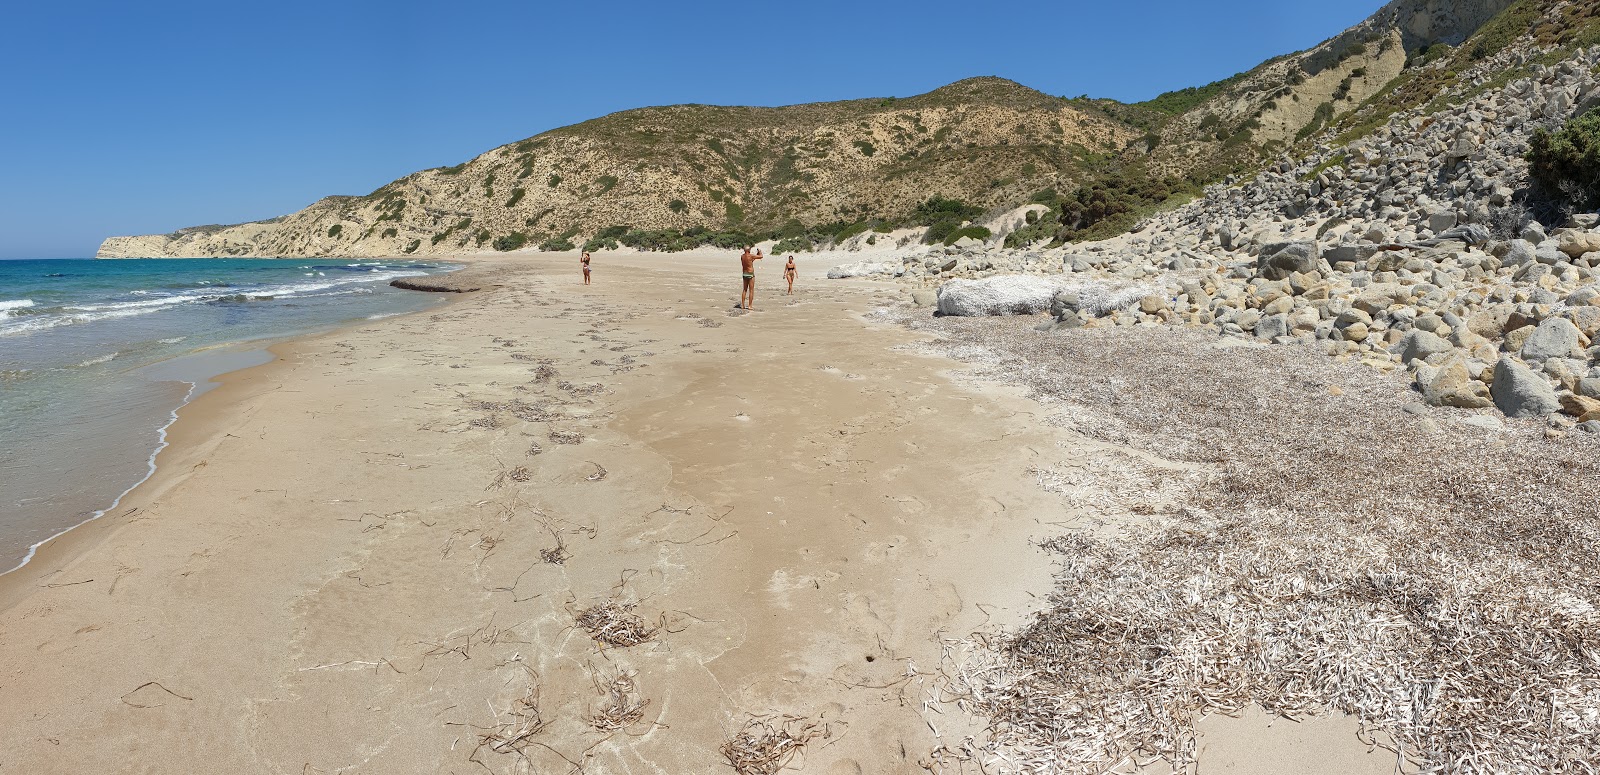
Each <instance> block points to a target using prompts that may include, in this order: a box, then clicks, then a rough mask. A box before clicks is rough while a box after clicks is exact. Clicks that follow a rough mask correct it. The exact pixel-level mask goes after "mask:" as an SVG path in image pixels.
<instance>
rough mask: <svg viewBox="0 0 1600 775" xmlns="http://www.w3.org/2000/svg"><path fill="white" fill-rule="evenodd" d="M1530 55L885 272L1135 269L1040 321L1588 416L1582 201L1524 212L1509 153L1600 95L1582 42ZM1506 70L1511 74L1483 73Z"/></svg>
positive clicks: (927, 251)
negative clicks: (1188, 335) (1024, 231)
mask: <svg viewBox="0 0 1600 775" xmlns="http://www.w3.org/2000/svg"><path fill="white" fill-rule="evenodd" d="M1543 53H1544V52H1541V51H1538V50H1535V49H1531V48H1528V47H1516V46H1513V47H1511V48H1509V49H1507V50H1506V51H1503V52H1501V53H1500V54H1497V55H1496V56H1495V57H1492V58H1490V59H1488V60H1486V61H1484V62H1482V63H1480V64H1478V65H1477V66H1476V68H1475V69H1474V71H1473V72H1470V73H1467V74H1466V77H1464V78H1463V79H1462V83H1463V86H1462V87H1461V88H1462V90H1463V91H1464V92H1466V93H1461V94H1456V95H1452V96H1453V97H1455V98H1457V99H1458V101H1457V104H1456V105H1454V106H1452V107H1450V108H1447V109H1445V110H1442V111H1438V112H1434V113H1431V114H1425V113H1424V112H1423V111H1421V110H1417V111H1412V112H1408V113H1400V114H1397V115H1396V116H1394V117H1393V118H1392V119H1391V120H1390V121H1389V123H1388V124H1387V125H1386V126H1384V127H1381V128H1379V129H1378V130H1377V131H1375V132H1374V133H1373V134H1371V135H1369V136H1367V137H1364V138H1362V139H1359V140H1356V141H1354V142H1352V143H1350V144H1348V145H1346V146H1344V147H1327V148H1325V149H1324V150H1322V151H1319V152H1318V153H1316V154H1314V155H1312V156H1310V157H1308V158H1305V159H1302V160H1300V161H1298V162H1291V161H1283V162H1280V163H1278V164H1276V165H1274V166H1273V167H1272V168H1270V169H1268V170H1266V171H1264V172H1262V173H1261V174H1260V175H1258V176H1257V177H1256V178H1255V179H1253V180H1251V181H1248V182H1246V183H1244V184H1242V185H1237V186H1233V187H1225V186H1214V187H1212V188H1210V189H1209V190H1208V191H1207V192H1206V193H1205V196H1204V197H1203V198H1202V199H1200V200H1197V201H1195V202H1193V203H1190V204H1188V205H1186V206H1183V207H1181V208H1178V209H1176V210H1173V211H1170V212H1167V213H1163V214H1161V215H1159V216H1156V217H1154V218H1151V219H1149V220H1147V221H1145V222H1144V223H1142V224H1140V225H1139V226H1138V227H1136V228H1135V230H1134V231H1133V232H1132V233H1130V234H1127V235H1123V236H1122V237H1118V238H1115V239H1112V240H1107V241H1104V242H1100V243H1088V244H1078V245H1070V246H1066V247H1065V248H1054V249H1049V250H988V251H981V250H972V249H958V248H923V249H919V250H916V251H913V252H911V253H910V254H908V255H904V256H903V257H902V258H901V261H900V262H899V263H898V264H890V265H888V267H889V269H891V270H892V271H888V272H884V273H883V274H893V275H895V276H898V277H900V278H901V280H902V281H903V282H907V283H909V284H912V285H914V286H924V287H926V286H931V285H938V284H945V287H951V286H952V285H955V283H952V282H951V281H953V280H958V279H960V280H966V279H972V278H984V277H993V276H994V275H1002V274H1024V275H1027V274H1036V275H1053V274H1073V275H1077V276H1079V277H1081V278H1083V281H1087V280H1089V279H1090V278H1094V279H1095V280H1097V281H1100V282H1111V283H1122V284H1124V286H1127V285H1130V284H1135V283H1139V284H1143V285H1145V286H1147V287H1148V288H1149V289H1150V290H1148V291H1147V292H1146V293H1144V294H1142V295H1141V296H1139V297H1138V298H1137V299H1136V302H1137V303H1122V304H1090V305H1085V304H1084V303H1083V294H1082V293H1081V292H1080V291H1078V290H1073V289H1063V290H1062V291H1060V292H1058V294H1057V297H1056V298H1055V299H1054V300H1053V302H1052V304H1051V305H1050V311H1051V313H1052V314H1053V316H1054V317H1055V322H1054V323H1053V324H1052V325H1048V326H1044V327H1045V328H1076V327H1095V326H1132V325H1182V326H1201V327H1210V328H1214V329H1216V330H1217V332H1218V333H1220V334H1221V335H1223V336H1229V337H1239V338H1248V339H1253V340H1258V341H1262V342H1272V343H1279V344H1288V343H1297V342H1298V343H1309V344H1314V345H1316V346H1318V347H1320V348H1322V349H1323V350H1324V351H1325V352H1327V353H1328V354H1329V355H1333V356H1337V357H1340V358H1346V359H1357V360H1359V361H1361V362H1363V363H1366V364H1368V365H1371V366H1373V367H1376V368H1380V369H1384V370H1394V369H1405V370H1407V371H1408V372H1409V373H1410V374H1411V375H1412V376H1413V380H1414V384H1415V387H1416V389H1417V390H1418V391H1419V393H1420V394H1421V397H1422V400H1424V401H1425V402H1427V403H1429V404H1432V405H1435V406H1450V407H1459V408H1463V409H1487V408H1489V407H1491V406H1492V407H1495V408H1497V409H1499V410H1500V411H1501V412H1502V413H1504V414H1505V415H1507V416H1510V417H1548V418H1550V422H1551V424H1552V425H1553V426H1555V427H1557V428H1569V427H1573V426H1577V427H1578V428H1580V429H1582V430H1587V431H1590V432H1600V229H1597V228H1596V227H1597V225H1600V216H1597V215H1594V214H1587V213H1577V214H1570V215H1562V216H1560V217H1559V219H1552V218H1550V216H1549V215H1548V214H1546V219H1547V220H1552V222H1550V223H1545V222H1541V221H1540V220H1539V219H1538V217H1536V214H1535V213H1534V212H1533V211H1531V210H1529V209H1528V208H1527V207H1526V206H1525V204H1524V202H1525V201H1526V199H1525V197H1526V195H1527V193H1528V189H1529V177H1528V169H1527V164H1526V162H1524V161H1523V158H1522V157H1523V155H1524V154H1525V152H1526V150H1527V147H1528V142H1529V138H1530V137H1531V136H1532V135H1533V133H1534V131H1535V129H1537V128H1541V127H1543V128H1556V127H1559V126H1560V125H1561V124H1562V123H1564V122H1565V121H1566V120H1568V119H1570V118H1572V117H1574V116H1576V115H1581V114H1582V113H1583V112H1586V111H1587V110H1589V109H1591V108H1594V107H1597V106H1600V75H1597V70H1600V47H1595V48H1590V49H1586V50H1582V51H1579V52H1577V53H1576V54H1575V55H1573V56H1572V57H1570V58H1568V59H1566V60H1565V61H1561V62H1557V63H1555V64H1539V63H1537V62H1536V61H1535V60H1534V58H1535V57H1537V56H1540V55H1542V54H1543ZM1518 68H1521V71H1525V72H1526V73H1528V74H1527V75H1526V76H1524V77H1518V78H1513V79H1510V80H1509V82H1505V83H1504V85H1497V83H1498V82H1497V81H1496V80H1495V79H1496V76H1497V75H1499V74H1503V73H1506V72H1511V71H1518ZM1502 80H1504V79H1503V78H1502ZM1080 284H1081V283H1080ZM957 287H960V286H957ZM942 297H943V292H942V291H941V298H942ZM1124 301H1125V300H1124ZM943 309H944V306H943V305H942V304H941V310H943Z"/></svg>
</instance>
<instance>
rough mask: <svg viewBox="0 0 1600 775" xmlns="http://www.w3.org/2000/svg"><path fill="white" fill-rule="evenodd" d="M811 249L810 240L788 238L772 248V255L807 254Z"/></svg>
mask: <svg viewBox="0 0 1600 775" xmlns="http://www.w3.org/2000/svg"><path fill="white" fill-rule="evenodd" d="M811 248H812V245H811V240H809V239H807V238H805V237H789V238H788V239H784V240H781V241H779V242H778V244H776V245H773V246H772V255H774V256H776V255H778V254H780V253H809V252H810V251H811Z"/></svg>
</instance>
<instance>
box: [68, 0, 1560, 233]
mask: <svg viewBox="0 0 1600 775" xmlns="http://www.w3.org/2000/svg"><path fill="white" fill-rule="evenodd" d="M1529 2H1532V0H1519V2H1518V3H1513V2H1512V0H1469V1H1468V2H1443V0H1396V1H1395V2H1393V3H1390V4H1389V5H1387V6H1385V7H1384V8H1383V9H1382V10H1380V11H1379V12H1378V13H1377V14H1375V15H1374V16H1373V17H1372V18H1370V19H1368V20H1367V21H1365V22H1363V23H1362V24H1360V25H1357V26H1356V27H1354V28H1351V29H1350V30H1347V31H1345V32H1343V33H1341V34H1339V35H1337V36H1335V37H1334V38H1332V39H1330V40H1329V41H1327V42H1325V43H1323V44H1321V45H1319V46H1317V47H1316V48H1313V49H1311V50H1309V51H1305V52H1300V53H1296V54H1292V55H1288V56H1284V57H1279V58H1277V59H1274V60H1272V61H1270V62H1267V63H1265V64H1263V65H1262V66H1260V67H1258V68H1256V69H1254V70H1252V71H1250V72H1248V73H1244V74H1241V75H1239V76H1236V77H1235V78H1232V79H1229V80H1227V81H1224V82H1222V83H1218V84H1211V85H1209V86H1206V87H1200V88H1197V89H1189V90H1183V91H1181V92H1176V93H1172V94H1168V95H1162V96H1161V97H1159V98H1157V99H1156V100H1152V101H1151V102H1149V103H1142V104H1140V105H1122V104H1119V103H1115V102H1112V101H1108V100H1090V99H1073V100H1067V99H1062V98H1058V97H1052V96H1049V95H1045V94H1042V93H1039V92H1037V91H1034V90H1032V89H1028V88H1026V87H1023V86H1021V85H1018V84H1016V83H1012V82H1010V81H1006V80H1003V79H998V78H975V79H971V80H967V81H961V82H958V83H955V84H952V85H950V86H947V87H944V88H942V89H938V90H935V91H933V92H930V93H928V94H924V95H921V96H917V97H911V98H907V99H892V98H890V99H869V100H854V101H847V102H836V103H819V104H812V105H796V106H790V107H783V108H742V107H713V106H704V105H679V106H672V107H661V108H645V109H640V110H631V111H625V112H622V113H617V114H613V115H610V116H606V117H603V118H599V119H595V120H593V121H588V122H584V123H582V124H577V125H574V126H571V127H565V128H562V129H557V130H553V131H551V132H546V133H544V134H541V135H538V136H536V137H532V138H529V139H527V140H523V141H521V142H517V143H512V144H509V145H505V146H502V147H499V148H496V149H493V150H491V151H489V152H487V153H485V154H483V155H481V156H478V157H476V158H474V159H472V160H470V161H468V162H465V163H463V164H461V165H457V166H455V167H446V168H439V169H432V170H424V171H421V172H417V173H414V174H412V175H408V176H406V177H404V178H402V179H400V180H396V181H394V182H392V183H390V184H388V185H385V186H383V187H382V188H380V189H378V190H377V191H374V192H373V193H371V194H369V195H367V196H362V197H349V196H338V197H328V198H325V199H323V200H320V201H318V202H316V203H315V204H313V205H311V206H310V207H307V208H306V209H304V210H301V211H299V212H296V213H293V214H290V215H286V216H283V217H281V218H275V219H272V220H269V221H262V222H257V223H248V224H241V225H236V226H204V227H194V228H189V229H183V230H179V231H177V232H174V233H172V234H165V235H147V236H139V237H113V238H111V239H108V240H106V242H105V243H104V245H103V246H102V247H101V249H100V251H99V255H100V256H101V257H105V258H124V257H139V256H206V255H222V256H300V255H342V256H376V255H395V254H448V253H459V252H462V251H472V250H491V249H500V250H514V249H533V248H535V247H537V246H539V245H541V244H544V245H552V246H553V245H559V244H562V243H563V242H564V239H563V238H575V239H576V240H577V241H579V242H581V241H582V239H583V238H585V237H588V236H592V235H594V234H596V233H597V232H600V231H601V230H602V229H605V228H607V227H612V226H628V227H633V228H640V229H667V230H674V231H677V232H682V231H686V230H691V229H704V230H710V231H720V230H736V231H741V232H747V233H753V234H763V233H775V232H776V231H777V230H778V229H779V228H780V227H783V226H784V225H786V224H795V225H800V226H806V227H814V226H820V225H822V224H828V223H841V222H842V223H862V222H869V221H887V222H889V223H905V222H906V221H907V217H908V215H909V214H910V213H911V211H912V210H913V208H914V207H915V205H916V204H917V203H918V202H921V201H923V200H925V199H927V198H928V197H929V196H931V195H939V196H943V197H948V198H952V199H958V200H962V201H963V202H966V203H969V204H971V205H976V206H978V207H982V208H989V209H992V210H995V211H1000V210H1006V209H1010V208H1014V207H1016V206H1017V205H1020V204H1023V203H1025V202H1027V201H1029V200H1030V199H1032V198H1036V197H1037V196H1039V195H1040V194H1041V192H1045V191H1046V190H1047V189H1048V190H1053V191H1056V192H1062V193H1065V194H1068V195H1069V196H1070V195H1071V192H1075V191H1087V190H1088V188H1089V187H1091V186H1093V185H1095V184H1097V183H1099V184H1106V183H1108V182H1110V183H1111V184H1113V185H1123V186H1126V187H1130V188H1139V186H1138V183H1139V181H1142V180H1145V179H1150V180H1162V181H1167V180H1169V179H1170V180H1182V181H1187V182H1186V183H1183V184H1182V186H1184V187H1187V186H1192V185H1193V184H1194V183H1195V182H1196V181H1210V180H1218V179H1221V178H1222V177H1224V176H1226V175H1228V174H1230V173H1235V172H1239V171H1245V170H1249V171H1253V170H1255V169H1259V168H1260V167H1261V166H1262V165H1263V164H1264V163H1265V162H1266V161H1267V160H1268V159H1269V158H1270V155H1271V154H1274V153H1279V152H1282V151H1283V150H1284V149H1287V148H1290V147H1292V146H1294V145H1295V144H1296V143H1302V142H1304V141H1305V139H1306V138H1307V137H1308V136H1309V135H1311V134H1313V133H1315V131H1317V130H1318V129H1320V128H1322V127H1324V126H1328V125H1332V124H1336V123H1339V122H1340V121H1346V120H1348V118H1349V117H1350V116H1354V115H1356V114H1358V113H1360V114H1363V115H1364V114H1367V113H1371V112H1372V111H1368V110H1365V108H1366V107H1369V103H1370V102H1371V101H1372V100H1373V99H1375V98H1379V97H1381V96H1383V95H1384V94H1385V93H1386V90H1392V89H1394V88H1395V85H1396V83H1397V82H1399V81H1402V80H1405V81H1406V82H1407V83H1408V84H1410V88H1409V90H1408V91H1406V95H1407V96H1408V99H1422V98H1429V99H1431V98H1433V97H1434V96H1435V95H1436V93H1437V91H1438V90H1439V88H1441V87H1442V86H1443V84H1442V83H1440V82H1437V81H1438V79H1432V80H1424V81H1421V82H1416V81H1415V79H1407V78H1406V77H1405V71H1406V66H1407V63H1408V62H1410V61H1412V60H1413V59H1414V58H1415V55H1416V52H1417V51H1418V50H1419V49H1421V48H1423V47H1425V46H1429V45H1432V44H1438V43H1446V44H1450V43H1459V42H1461V41H1463V40H1466V39H1468V38H1469V37H1470V36H1472V35H1473V34H1474V33H1475V32H1476V31H1478V30H1480V29H1481V28H1483V27H1484V25H1485V24H1486V23H1489V22H1491V21H1492V20H1494V19H1496V18H1499V17H1502V16H1504V15H1505V12H1506V10H1507V8H1508V7H1509V6H1513V5H1519V4H1523V3H1529ZM1358 108H1359V109H1358ZM1163 185H1164V186H1166V187H1164V188H1163V187H1157V188H1154V189H1152V190H1149V191H1143V192H1141V193H1140V194H1138V195H1136V198H1137V197H1139V196H1142V197H1145V198H1147V199H1150V200H1151V202H1149V203H1150V204H1153V203H1155V202H1159V201H1160V200H1162V199H1164V198H1166V197H1167V196H1168V195H1169V194H1171V193H1176V190H1169V189H1172V185H1173V184H1170V183H1167V184H1163ZM1122 223H1123V222H1122V221H1121V220H1114V222H1113V224H1112V225H1113V226H1116V225H1119V224H1122Z"/></svg>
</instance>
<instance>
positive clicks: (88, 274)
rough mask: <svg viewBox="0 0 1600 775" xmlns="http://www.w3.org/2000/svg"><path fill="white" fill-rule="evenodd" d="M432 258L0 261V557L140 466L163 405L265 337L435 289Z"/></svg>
mask: <svg viewBox="0 0 1600 775" xmlns="http://www.w3.org/2000/svg"><path fill="white" fill-rule="evenodd" d="M449 268H450V267H449V266H447V265H442V264H429V263H416V262H394V263H385V262H378V261H359V262H351V261H344V262H340V261H333V260H329V259H148V260H134V261H92V260H39V261H32V260H29V261H0V572H4V571H6V570H9V569H11V568H13V567H15V566H17V565H18V564H19V563H21V562H23V561H24V559H25V558H26V557H28V556H29V554H30V552H31V548H32V547H33V546H35V545H36V544H38V543H39V542H41V541H43V540H45V539H47V538H49V537H51V536H53V535H56V534H58V533H60V532H61V531H63V530H66V529H68V528H70V527H72V526H73V525H76V524H79V523H81V522H83V521H85V520H87V519H91V518H93V517H94V516H96V515H97V514H98V513H99V512H100V511H101V510H103V509H106V508H107V507H108V506H110V505H111V504H112V502H113V501H115V500H116V499H117V498H118V497H119V496H120V495H121V494H122V493H123V492H125V491H126V490H127V489H129V488H130V487H132V486H133V485H135V484H137V483H138V482H140V481H142V480H143V479H144V478H145V477H146V476H147V475H148V474H149V472H150V461H151V459H152V456H153V455H154V453H155V451H156V450H157V449H158V447H159V445H160V444H161V443H162V439H163V434H164V428H165V427H166V425H167V424H168V423H169V422H170V421H171V419H172V416H173V412H174V410H176V409H177V407H179V406H180V405H182V403H183V402H184V401H185V400H187V399H188V398H189V397H191V396H192V394H193V393H194V392H196V391H195V390H194V388H195V387H196V386H197V385H199V386H204V385H206V384H208V383H207V380H208V378H209V377H211V376H214V375H216V374H219V373H222V372H225V371H231V370H233V369H237V368H240V367H242V366H246V365H251V364H252V363H254V362H262V361H263V360H264V358H263V357H259V356H251V355H249V352H250V351H252V350H254V351H256V352H259V351H260V350H261V348H263V347H265V346H266V344H268V343H270V342H272V341H277V340H282V339H285V338H288V337H292V336H296V335H301V334H305V333H310V332H315V331H320V330H327V329H330V328H333V327H336V326H338V325H340V324H343V323H348V322H353V321H360V320H364V319H372V318H378V317H387V316H390V315H395V314H400V313H404V312H410V311H414V310H420V309H424V308H426V307H428V306H430V305H433V304H437V303H439V300H438V299H437V298H435V297H432V296H430V295H428V294H422V293H416V292H412V291H402V290H398V289H395V288H390V287H388V282H389V281H390V280H392V279H394V278H397V277H408V276H416V275H422V274H430V273H436V272H440V271H444V270H446V269H449Z"/></svg>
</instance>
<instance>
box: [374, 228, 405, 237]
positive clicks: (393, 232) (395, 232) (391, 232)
mask: <svg viewBox="0 0 1600 775" xmlns="http://www.w3.org/2000/svg"><path fill="white" fill-rule="evenodd" d="M378 236H380V237H385V238H388V237H398V236H400V230H399V229H395V228H388V229H384V230H383V233H382V234H379V235H378Z"/></svg>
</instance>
